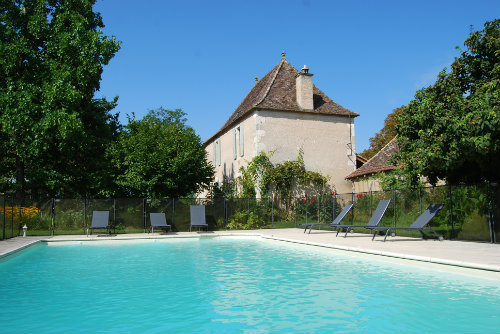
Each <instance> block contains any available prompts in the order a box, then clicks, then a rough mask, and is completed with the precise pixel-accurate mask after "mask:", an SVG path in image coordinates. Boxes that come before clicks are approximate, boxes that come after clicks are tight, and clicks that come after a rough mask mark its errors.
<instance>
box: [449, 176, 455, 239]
mask: <svg viewBox="0 0 500 334" xmlns="http://www.w3.org/2000/svg"><path fill="white" fill-rule="evenodd" d="M448 189H449V197H450V220H451V235H450V240H451V239H453V238H454V237H455V224H454V221H453V196H452V193H451V184H449V185H448Z"/></svg>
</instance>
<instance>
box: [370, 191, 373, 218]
mask: <svg viewBox="0 0 500 334" xmlns="http://www.w3.org/2000/svg"><path fill="white" fill-rule="evenodd" d="M370 216H373V192H372V190H371V187H370Z"/></svg>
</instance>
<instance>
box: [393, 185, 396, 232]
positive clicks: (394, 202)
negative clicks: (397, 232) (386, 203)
mask: <svg viewBox="0 0 500 334" xmlns="http://www.w3.org/2000/svg"><path fill="white" fill-rule="evenodd" d="M392 226H394V227H395V226H396V190H395V189H392Z"/></svg>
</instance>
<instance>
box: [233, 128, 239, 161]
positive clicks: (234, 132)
mask: <svg viewBox="0 0 500 334" xmlns="http://www.w3.org/2000/svg"><path fill="white" fill-rule="evenodd" d="M237 156H238V154H237V152H236V129H233V159H234V160H236V158H237Z"/></svg>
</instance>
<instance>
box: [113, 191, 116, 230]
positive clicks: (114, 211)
mask: <svg viewBox="0 0 500 334" xmlns="http://www.w3.org/2000/svg"><path fill="white" fill-rule="evenodd" d="M115 232H116V198H113V233H115Z"/></svg>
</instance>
